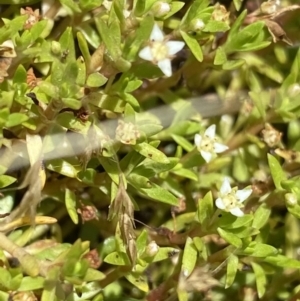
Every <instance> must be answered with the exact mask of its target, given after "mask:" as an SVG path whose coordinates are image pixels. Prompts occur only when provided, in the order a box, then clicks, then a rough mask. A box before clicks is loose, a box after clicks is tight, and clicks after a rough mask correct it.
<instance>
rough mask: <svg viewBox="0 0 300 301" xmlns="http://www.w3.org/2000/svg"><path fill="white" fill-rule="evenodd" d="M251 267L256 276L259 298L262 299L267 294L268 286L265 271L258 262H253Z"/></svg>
mask: <svg viewBox="0 0 300 301" xmlns="http://www.w3.org/2000/svg"><path fill="white" fill-rule="evenodd" d="M251 266H252V269H253V271H254V274H255V281H256V287H257V292H258V297H259V298H262V297H263V295H264V294H265V292H266V286H267V277H266V274H265V271H264V270H263V268H262V267H261V266H260V265H259V264H257V263H256V262H251Z"/></svg>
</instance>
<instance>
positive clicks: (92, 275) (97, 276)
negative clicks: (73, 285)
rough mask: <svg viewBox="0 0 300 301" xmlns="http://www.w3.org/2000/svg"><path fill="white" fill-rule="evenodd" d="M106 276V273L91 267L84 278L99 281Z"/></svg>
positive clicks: (88, 280)
mask: <svg viewBox="0 0 300 301" xmlns="http://www.w3.org/2000/svg"><path fill="white" fill-rule="evenodd" d="M104 278H105V275H104V274H103V273H102V272H100V271H97V270H94V269H91V268H89V269H88V270H87V272H86V274H85V276H84V278H83V280H84V281H87V282H90V281H99V280H102V279H104Z"/></svg>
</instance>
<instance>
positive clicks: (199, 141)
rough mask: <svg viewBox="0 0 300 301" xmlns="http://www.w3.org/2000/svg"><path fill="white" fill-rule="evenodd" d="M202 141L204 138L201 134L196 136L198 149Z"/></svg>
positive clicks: (195, 141)
mask: <svg viewBox="0 0 300 301" xmlns="http://www.w3.org/2000/svg"><path fill="white" fill-rule="evenodd" d="M201 141H202V136H201V135H199V134H196V135H195V137H194V143H195V145H196V146H197V147H200V145H201Z"/></svg>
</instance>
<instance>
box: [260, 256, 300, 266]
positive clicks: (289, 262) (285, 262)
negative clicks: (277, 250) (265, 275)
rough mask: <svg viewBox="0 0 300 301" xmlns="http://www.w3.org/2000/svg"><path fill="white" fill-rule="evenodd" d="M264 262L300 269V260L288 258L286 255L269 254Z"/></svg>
mask: <svg viewBox="0 0 300 301" xmlns="http://www.w3.org/2000/svg"><path fill="white" fill-rule="evenodd" d="M264 262H268V263H271V264H273V265H275V266H278V267H283V268H292V269H300V261H299V260H296V259H292V258H288V257H286V256H284V255H279V254H277V255H275V256H267V257H266V258H264Z"/></svg>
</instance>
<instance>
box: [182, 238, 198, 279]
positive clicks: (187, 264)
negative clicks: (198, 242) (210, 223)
mask: <svg viewBox="0 0 300 301" xmlns="http://www.w3.org/2000/svg"><path fill="white" fill-rule="evenodd" d="M197 254H198V252H197V249H196V247H195V245H194V242H193V240H192V239H191V238H190V237H188V238H187V240H186V243H185V247H184V251H183V258H182V265H181V272H182V273H183V275H184V276H185V277H188V276H190V275H191V273H192V272H193V270H194V268H195V265H196V262H197Z"/></svg>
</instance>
